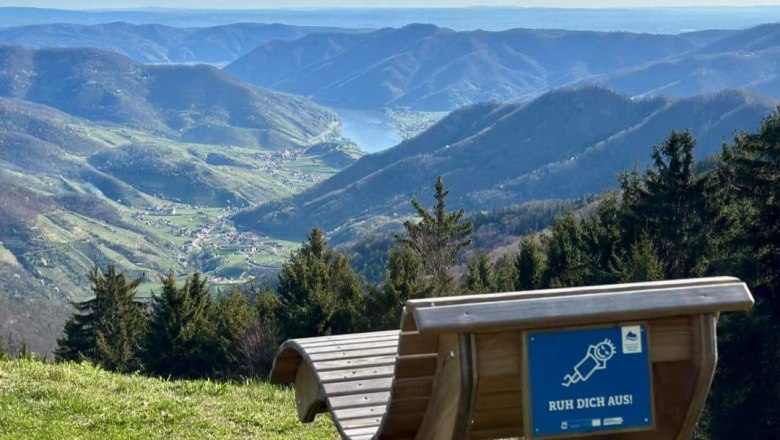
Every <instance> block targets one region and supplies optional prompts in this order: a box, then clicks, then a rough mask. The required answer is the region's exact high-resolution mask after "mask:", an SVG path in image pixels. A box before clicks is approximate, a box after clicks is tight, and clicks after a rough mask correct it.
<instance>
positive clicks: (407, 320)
mask: <svg viewBox="0 0 780 440" xmlns="http://www.w3.org/2000/svg"><path fill="white" fill-rule="evenodd" d="M407 304H408V301H407ZM400 327H401V331H402V332H413V331H417V324H415V322H414V315H413V314H412V312H411V310H407V308H406V306H404V311H403V314H402V315H401V326H400Z"/></svg>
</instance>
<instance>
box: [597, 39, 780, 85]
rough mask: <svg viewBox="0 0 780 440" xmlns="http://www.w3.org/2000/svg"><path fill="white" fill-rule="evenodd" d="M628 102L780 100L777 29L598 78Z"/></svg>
mask: <svg viewBox="0 0 780 440" xmlns="http://www.w3.org/2000/svg"><path fill="white" fill-rule="evenodd" d="M592 82H595V83H599V84H603V85H606V86H609V87H613V88H615V89H618V90H621V91H623V92H625V93H628V94H630V95H632V96H649V95H664V96H676V97H685V96H694V95H698V94H702V93H714V92H718V91H720V90H724V89H736V88H739V89H745V90H750V91H752V92H755V93H759V94H763V95H767V96H772V97H775V98H780V24H767V25H762V26H758V27H755V28H751V29H747V30H744V31H740V32H734V33H731V34H729V35H727V36H725V37H723V38H721V39H719V40H718V41H715V42H714V43H712V44H709V45H707V46H705V47H703V48H701V49H699V50H697V51H695V52H693V53H691V54H685V55H681V56H676V57H672V58H670V59H668V60H663V61H659V62H657V63H650V64H649V65H647V66H641V67H639V68H636V69H627V70H625V71H621V72H615V73H612V74H608V75H605V76H604V77H602V78H596V79H594V80H592Z"/></svg>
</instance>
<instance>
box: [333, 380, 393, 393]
mask: <svg viewBox="0 0 780 440" xmlns="http://www.w3.org/2000/svg"><path fill="white" fill-rule="evenodd" d="M392 382H393V379H392V378H389V377H387V378H382V379H366V380H350V381H346V382H333V383H328V384H324V385H323V386H322V388H323V389H324V390H325V396H327V397H335V396H344V395H347V394H359V393H376V392H381V391H390V385H391V384H392Z"/></svg>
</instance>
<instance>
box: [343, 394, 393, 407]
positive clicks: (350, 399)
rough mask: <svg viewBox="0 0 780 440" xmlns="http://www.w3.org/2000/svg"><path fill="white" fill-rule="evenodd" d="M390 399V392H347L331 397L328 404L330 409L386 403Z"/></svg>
mask: <svg viewBox="0 0 780 440" xmlns="http://www.w3.org/2000/svg"><path fill="white" fill-rule="evenodd" d="M389 399H390V392H389V391H383V392H379V393H362V394H348V395H345V396H338V397H331V398H329V399H328V404H329V405H330V408H331V409H344V408H354V407H357V406H376V405H386V404H387V401H388V400H389Z"/></svg>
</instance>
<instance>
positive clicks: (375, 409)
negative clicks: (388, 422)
mask: <svg viewBox="0 0 780 440" xmlns="http://www.w3.org/2000/svg"><path fill="white" fill-rule="evenodd" d="M385 408H386V407H385V406H384V405H377V406H363V407H358V408H348V409H340V410H336V411H333V419H334V420H336V422H337V423H341V422H343V421H345V420H349V419H365V418H366V417H380V418H381V417H383V416H384V415H385Z"/></svg>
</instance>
